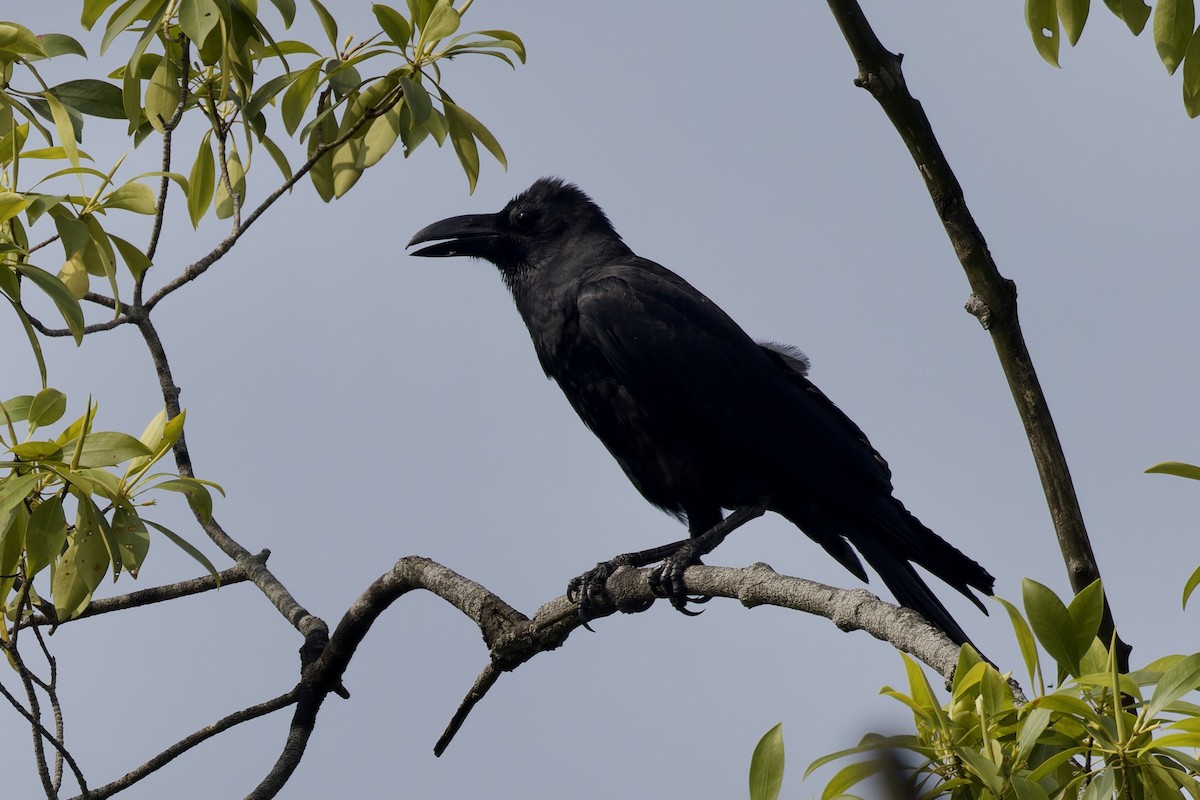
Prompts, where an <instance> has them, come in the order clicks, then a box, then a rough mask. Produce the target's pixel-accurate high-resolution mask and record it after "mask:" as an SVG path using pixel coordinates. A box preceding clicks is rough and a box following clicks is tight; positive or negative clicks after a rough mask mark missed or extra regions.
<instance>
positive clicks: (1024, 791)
mask: <svg viewBox="0 0 1200 800" xmlns="http://www.w3.org/2000/svg"><path fill="white" fill-rule="evenodd" d="M1010 780H1011V781H1012V788H1013V794H1014V795H1016V800H1050V795H1048V794H1046V790H1045V789H1043V788H1042V785H1041V784H1040V783H1036V782H1034V781H1031V780H1029V779H1028V778H1025V777H1022V776H1021V775H1013V776H1012V777H1011V778H1010Z"/></svg>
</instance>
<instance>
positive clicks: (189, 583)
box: [18, 550, 271, 628]
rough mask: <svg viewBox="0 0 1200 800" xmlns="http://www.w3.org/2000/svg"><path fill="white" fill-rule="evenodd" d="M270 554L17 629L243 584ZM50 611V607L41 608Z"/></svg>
mask: <svg viewBox="0 0 1200 800" xmlns="http://www.w3.org/2000/svg"><path fill="white" fill-rule="evenodd" d="M270 555H271V551H270V550H263V551H262V552H261V553H259V554H257V555H253V556H250V557H249V558H248V559H247V560H246V561H245V562H242V563H240V564H237V565H235V566H233V567H230V568H229V569H227V570H224V571H222V572H219V573H217V577H213V576H212V575H204V576H202V577H199V578H192V579H190V580H186V581H180V582H179V583H170V584H166V585H163V586H152V587H150V588H148V589H139V590H138V591H136V592H129V593H128V594H122V595H118V596H116V597H105V598H103V599H101V600H93V601H92V602H91V603H89V604H88V607H87V608H85V609H84V610H83V611H82V612H80V613H79V614H76V615H75V616H74V617H71V618H70V619H69V620H66V621H65V622H64V621H60V620H58V619H56V618H55V617H53V616H52V615H51V614H47V613H43V614H34V615H33V616H31V617H29V619H26V620H22V621H21V623H20V625H19V626H18V627H19V628H35V627H43V626H46V625H52V626H55V627H57V626H59V625H64V624H66V623H68V622H75V621H77V620H81V619H86V618H88V617H95V616H98V615H100V614H108V613H111V612H113V611H124V610H126V609H129V608H137V607H138V606H148V605H151V604H153V603H163V602H167V601H169V600H178V599H179V598H181V597H188V596H190V595H194V594H200V593H201V592H208V591H212V590H213V589H218V588H220V587H223V586H232V585H234V584H237V583H243V582H245V581H248V580H250V574H249V568H250V565H251V564H264V563H266V561H267V558H268V556H270ZM44 610H45V611H52V610H53V607H50V608H49V609H44Z"/></svg>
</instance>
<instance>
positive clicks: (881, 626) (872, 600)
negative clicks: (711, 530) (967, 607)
mask: <svg viewBox="0 0 1200 800" xmlns="http://www.w3.org/2000/svg"><path fill="white" fill-rule="evenodd" d="M650 572H651V570H649V569H633V568H631V567H622V568H620V569H618V570H617V571H616V572H615V573H614V574H613V576H612V577H611V578H609V580H608V584H607V588H608V591H609V594H610V595H611V597H612V600H613V603H612V605H611V606H609V607H608V608H607V609H606V610H603V611H601V612H599V614H600V616H605V615H607V614H611V613H615V612H616V611H619V610H621V611H625V612H626V613H636V612H637V611H643V610H645V609H647V608H648V607H649V606H650V605H651V604H652V603H653V601H654V600H656V599H658V598H657V597H656V596H655V595H654V593H653V592H652V591H651V589H650V582H649V575H650ZM684 582H685V585H686V587H687V590H688V592H689V593H693V594H700V595H708V596H711V597H728V598H734V599H737V600H739V601H740V602H741V603H742V604H743V605H745V606H746V607H748V608H753V607H755V606H758V605H775V606H779V607H782V608H790V609H794V610H797V611H804V612H806V613H810V614H816V615H819V616H823V617H826V618H828V619H830V620H832V621H833V622H834V623H835V624H836V625H837V626H838V627H839V628H841V629H842V630H845V631H851V630H863V631H866V632H868V633H870V634H871V635H872V636H875V637H876V638H878V639H881V640H882V641H886V642H888V643H890V644H892V645H894V646H895V647H897V648H899V649H902V650H904V651H906V652H908V653H911V654H912V655H914V656H915V657H916V658H918V659H920V660H921V661H923V662H925V663H926V664H928V665H929V666H931V667H933V668H934V669H936V670H937V671H938V672H939V673H940V674H942V675H943V676H944V677H946V678H947V679H949V677H950V675H951V674H952V673H953V671H954V667H955V665H956V663H957V659H958V647H957V646H956V645H955V644H954V643H953V642H952V641H951V640H950V639H949V638H948V637H947V636H946V635H945V634H944V633H943V632H942V631H940V630H939V629H937V628H935V627H934V626H932V625H930V624H929V623H928V622H926V621H925V620H924V619H923V618H922V617H921V616H920V615H919V614H917V613H916V612H915V611H912V610H910V609H906V608H899V607H897V606H894V605H891V604H890V603H885V602H884V601H882V600H880V599H879V598H877V597H875V596H874V595H872V594H870V593H869V592H867V591H865V590H862V589H853V590H848V589H837V588H834V587H831V586H825V585H823V584H820V583H815V582H813V581H808V580H804V579H802V578H793V577H789V576H785V575H779V574H778V573H776V572H775V571H774V570H773V569H771V568H770V567H769V566H767V565H766V564H754V565H753V566H750V567H746V568H744V569H732V568H727V567H705V566H694V567H689V568H688V569H687V571H686V572H685V573H684ZM414 589H424V590H426V591H429V592H432V593H433V594H435V595H437V596H438V597H441V598H442V599H443V600H446V601H447V602H448V603H450V604H451V605H453V606H454V607H455V608H457V609H458V610H459V611H461V612H462V613H463V614H464V615H466V616H467V617H468V618H470V619H471V620H472V621H473V622H475V624H476V625H477V626H479V630H480V632H481V633H482V634H483V639H484V642H485V643H486V644H487V646H488V649H489V652H490V656H491V660H490V663H489V664H488V666H487V667H486V668H485V669H484V671H483V673H482V674H481V675H480V676H479V678H478V679H477V680H476V681H475V684H474V685H473V686H472V688H471V691H470V693H469V694H468V695H467V698H466V699H465V700H464V701H463V704H462V705H461V706H460V707H459V709H458V711H457V712H456V713H455V715H454V718H453V720H452V721H451V723H450V726H449V727H448V728H447V731H446V733H445V734H443V735H442V738H441V739H439V741H438V745H437V749H436V750H435V752H437V753H439V754H440V753H441V751H443V750H444V749H445V747H446V746H447V745H448V744H449V742H450V739H451V738H452V737H453V736H454V733H455V732H456V731H457V730H458V728H459V727H460V726H461V725H462V723H463V721H464V720H465V719H466V716H467V714H469V713H470V710H471V708H473V707H474V705H475V704H476V703H477V702H478V701H479V700H481V699H482V698H483V696H484V695H485V694H486V693H487V691H488V690H489V689H490V688H491V686H492V685H494V684H495V682H496V679H497V678H498V677H499V673H500V672H507V671H511V670H513V669H516V668H517V667H518V666H520V665H521V664H523V663H525V662H526V661H528V660H529V659H531V658H533V657H534V656H536V655H537V654H539V653H544V652H547V651H549V650H553V649H555V648H557V647H559V646H561V645H562V644H563V642H565V641H566V639H567V637H568V636H570V634H571V633H572V632H573V631H574V630H575V629H576V628H579V627H581V626H582V625H583V620H582V619H581V618H580V616H579V605H578V604H577V603H573V602H571V601H569V600H567V598H566V597H565V596H563V597H558V598H556V599H554V600H552V601H550V602H549V603H546V604H545V605H543V606H542V607H541V608H539V609H538V610H537V612H536V613H535V614H534V615H533V616H532V617H526V616H525V615H524V614H522V613H521V612H519V611H517V610H516V609H514V608H513V607H512V606H510V605H508V604H507V603H505V602H504V601H503V600H502V599H501V598H499V597H498V596H496V595H495V594H493V593H492V592H490V591H489V590H488V589H486V588H485V587H483V586H481V585H479V584H478V583H475V582H474V581H472V580H469V579H468V578H465V577H463V576H462V575H459V574H458V573H456V572H454V571H453V570H451V569H449V568H447V567H444V566H442V565H441V564H438V563H437V562H435V561H431V560H430V559H427V558H422V557H420V556H408V557H406V558H402V559H400V560H399V561H397V562H396V564H395V565H394V566H393V567H392V568H391V569H390V570H389V571H388V572H386V573H384V574H383V575H382V576H380V577H379V578H378V579H377V580H376V581H375V582H374V583H372V584H371V585H370V586H369V587H368V588H367V589H366V591H364V592H363V593H362V594H361V595H360V596H359V597H358V599H356V600H355V601H354V603H353V604H352V605H351V606H350V608H349V609H348V610H347V611H346V613H345V615H343V617H342V620H341V622H339V624H338V626H337V628H336V629H335V630H334V632H333V635H332V636H331V637H330V639H329V644H328V645H327V646H326V648H325V650H324V651H323V652H322V653H321V656H320V658H319V659H318V660H317V661H315V662H314V663H312V664H310V665H308V667H306V668H305V670H304V673H303V676H302V678H301V682H300V685H299V686H297V691H298V692H299V695H298V699H297V703H296V710H295V712H294V715H293V718H292V724H291V727H290V728H289V731H288V736H287V740H286V742H285V744H284V747H283V750H282V752H281V754H280V756H279V759H278V760H277V761H276V763H275V765H274V766H273V767H272V769H271V771H270V772H269V773H268V774H267V776H266V777H265V778H264V779H263V780H262V782H261V783H260V784H259V785H258V787H257V788H255V790H254V791H253V792H251V793H250V794H249V795H247V798H248V800H250V798H253V800H267V799H268V798H272V797H275V796H276V794H277V793H278V792H279V791H280V790H281V789H282V787H283V786H284V784H285V783H286V782H287V780H288V778H289V777H290V776H291V774H292V772H293V771H294V770H295V768H296V766H297V765H298V764H299V762H300V759H301V758H302V757H303V755H304V750H305V747H306V745H307V742H308V739H309V737H310V736H311V734H312V731H313V728H314V727H315V725H316V718H317V713H318V712H319V710H320V707H321V704H322V703H323V702H324V700H325V697H326V696H327V695H328V694H329V693H330V692H331V691H335V690H336V689H337V688H338V687H340V685H341V679H342V675H343V673H344V672H345V670H346V668H347V667H348V666H349V663H350V660H351V658H352V657H353V655H354V653H355V651H356V650H357V648H358V645H359V644H360V643H361V642H362V641H363V639H364V638H365V637H366V635H367V633H368V632H369V630H370V628H371V626H372V624H373V623H374V622H375V620H376V619H377V618H378V617H379V615H380V614H382V613H383V612H384V611H385V610H386V609H387V608H388V607H389V606H390V605H391V604H392V603H394V602H395V601H396V600H397V599H399V598H400V597H402V596H403V595H405V594H407V593H408V592H410V591H412V590H414Z"/></svg>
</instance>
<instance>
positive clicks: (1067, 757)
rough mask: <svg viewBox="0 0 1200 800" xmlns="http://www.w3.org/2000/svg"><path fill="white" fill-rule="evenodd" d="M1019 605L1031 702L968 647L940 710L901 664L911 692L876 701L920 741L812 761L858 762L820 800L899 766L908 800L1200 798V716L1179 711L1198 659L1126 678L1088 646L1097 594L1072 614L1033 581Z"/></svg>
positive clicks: (881, 744)
mask: <svg viewBox="0 0 1200 800" xmlns="http://www.w3.org/2000/svg"><path fill="white" fill-rule="evenodd" d="M1023 594H1024V605H1025V616H1022V615H1021V614H1020V612H1019V611H1018V610H1017V609H1016V608H1015V607H1013V606H1012V605H1011V604H1008V603H1004V606H1005V608H1006V610H1008V612H1009V615H1010V618H1011V620H1012V623H1013V628H1014V630H1015V632H1016V636H1017V640H1018V643H1019V644H1020V647H1021V652H1022V655H1023V657H1024V659H1025V662H1026V666H1027V668H1028V670H1029V673H1030V680H1031V681H1032V683H1033V685H1035V686H1037V688H1038V692H1037V695H1036V696H1035V697H1034V698H1033V699H1032V700H1030V701H1029V702H1027V703H1026V702H1023V698H1021V697H1019V696H1016V695H1015V694H1014V689H1013V685H1012V684H1011V683H1010V682H1009V680H1008V679H1007V676H1005V675H1001V674H1000V672H999V671H998V670H997V669H996V668H995V667H994V666H993V665H992V664H990V663H988V662H986V661H984V660H983V659H982V658H980V656H979V654H978V653H976V652H975V651H974V650H973V649H972V648H971V647H970V646H964V647H963V648H962V650H961V651H960V655H959V662H958V666H957V668H956V670H955V673H954V679H953V681H952V684H951V687H950V700H949V702H947V703H944V704H943V703H942V702H940V701H939V700H937V699H936V696H935V692H934V690H933V688H932V686H931V685H930V683H929V681H928V679H927V678H926V675H925V673H924V672H923V670H922V669H921V667H920V666H919V665H918V664H917V663H916V662H915V661H914V660H913V659H912V658H910V657H909V656H907V655H905V654H903V653H902V654H901V657H902V658H903V661H904V667H905V672H906V674H907V679H908V690H907V692H902V691H899V690H896V689H892V688H890V687H885V688H884V689H883V693H884V694H886V695H888V696H890V697H893V698H895V699H896V700H898V701H900V702H902V703H904V704H905V705H906V706H908V707H909V709H911V710H912V712H913V719H914V722H915V727H916V730H915V732H914V733H912V734H906V735H898V736H887V737H884V736H879V735H875V734H870V735H868V736H866V737H865V738H864V739H863V740H862V741H861V742H860V743H859V744H858V745H857V746H856V747H852V748H849V749H846V750H842V751H839V752H836V753H832V754H830V755H827V756H824V757H822V758H819V759H817V760H816V761H814V762H813V764H812V765H811V766H810V767H809V768H808V772H807V773H806V775H807V774H809V773H811V772H812V771H813V770H815V769H817V768H818V767H820V766H822V765H824V764H828V763H830V762H834V761H840V760H842V759H845V758H847V757H859V759H860V760H855V761H853V762H852V763H850V764H848V765H846V766H844V767H842V768H841V769H840V770H838V772H837V773H836V774H834V776H833V777H832V778H831V779H830V780H829V782H828V784H827V785H826V787H825V789H824V792H823V793H822V798H823V800H828V799H829V798H833V797H837V796H841V795H844V794H845V793H846V792H848V791H849V790H850V789H851V788H852V787H854V786H855V785H857V784H859V783H860V782H861V781H863V780H864V779H866V778H868V777H870V776H872V775H876V774H878V773H880V772H881V771H883V770H885V769H886V768H887V767H888V765H889V764H895V763H896V759H897V758H899V759H900V760H901V762H907V763H908V764H909V766H907V767H906V768H904V770H903V772H904V775H903V779H904V783H905V784H906V786H905V792H906V794H905V796H911V797H914V798H930V797H936V796H949V797H952V798H996V799H997V800H1000V799H1003V800H1009V798H1011V799H1012V800H1050V798H1054V800H1073V798H1077V797H1082V798H1084V800H1101V798H1110V797H1111V798H1136V799H1138V800H1141V799H1142V798H1178V797H1180V796H1181V794H1182V793H1186V794H1188V795H1190V796H1192V797H1193V798H1200V761H1197V760H1196V758H1195V757H1193V756H1192V755H1191V754H1190V753H1189V752H1188V751H1190V750H1192V749H1193V748H1196V747H1200V705H1195V704H1193V703H1190V702H1185V701H1184V700H1183V699H1182V698H1183V697H1184V695H1186V694H1187V693H1189V692H1191V691H1193V690H1195V689H1196V688H1197V687H1200V653H1195V654H1192V655H1187V656H1181V655H1174V656H1166V657H1164V658H1160V659H1158V660H1156V661H1154V662H1152V663H1150V664H1147V665H1146V666H1145V667H1144V668H1142V669H1140V670H1135V671H1133V672H1130V673H1128V674H1122V673H1120V672H1118V670H1117V668H1116V660H1115V658H1114V657H1113V656H1112V654H1111V652H1110V648H1109V647H1106V646H1105V645H1104V644H1103V643H1102V642H1101V641H1100V640H1099V639H1097V638H1096V637H1095V632H1096V628H1097V626H1098V620H1099V616H1100V613H1101V609H1102V604H1103V594H1102V592H1101V590H1100V586H1099V583H1096V584H1093V585H1092V586H1090V587H1088V589H1086V590H1085V591H1083V592H1081V593H1080V594H1079V595H1077V596H1076V597H1075V598H1074V600H1072V602H1071V603H1070V605H1069V606H1068V605H1064V604H1063V603H1062V601H1060V600H1059V599H1058V597H1056V596H1055V595H1054V593H1053V592H1051V591H1050V590H1049V589H1047V588H1046V587H1045V586H1042V585H1041V584H1038V583H1036V582H1034V581H1030V580H1026V581H1025V584H1024V587H1023ZM1038 645H1041V648H1042V649H1043V650H1044V652H1045V653H1046V654H1047V655H1049V656H1050V658H1051V659H1052V660H1053V662H1054V665H1055V670H1056V674H1057V677H1058V681H1057V685H1058V686H1059V688H1058V689H1057V690H1056V691H1053V692H1048V691H1047V689H1046V686H1045V685H1044V681H1043V678H1044V676H1043V673H1042V667H1041V657H1040V655H1039V651H1038ZM863 756H865V757H866V758H865V759H864V758H862V757H863Z"/></svg>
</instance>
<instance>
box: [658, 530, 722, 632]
mask: <svg viewBox="0 0 1200 800" xmlns="http://www.w3.org/2000/svg"><path fill="white" fill-rule="evenodd" d="M700 563H702V562H701V561H700V556H698V555H696V554H695V549H694V548H693V547H691V546H690V543H688V544H687V545H684V546H683V547H681V548H679V550H677V551H676V552H675V553H674V554H673V555H671V556H669V557H668V558H667V559H665V560H664V561H663V562H662V563H661V564H659V565H658V566H657V567H655V568H654V569H653V570H651V571H650V591H652V592H654V594H655V595H656V596H658V597H664V598H666V599H667V600H669V601H670V602H671V607H672V608H674V609H675V610H676V611H678V612H680V613H681V614H687V615H688V616H689V617H698V616H700V615H701V614H702V613H704V612H703V611H690V610H688V607H687V604H688V603H707V602H708V601H709V600H711V599H712V598H711V597H709V596H707V595H689V594H688V592H687V587H686V586H684V584H683V573H684V572H686V571H687V568H688V567H690V566H693V565H695V564H700Z"/></svg>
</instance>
